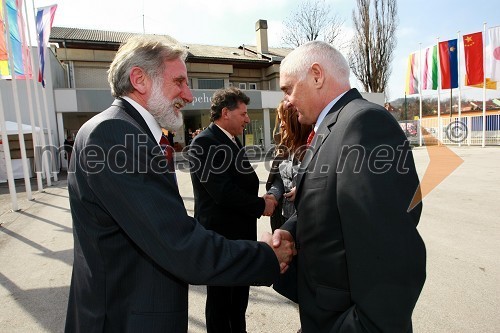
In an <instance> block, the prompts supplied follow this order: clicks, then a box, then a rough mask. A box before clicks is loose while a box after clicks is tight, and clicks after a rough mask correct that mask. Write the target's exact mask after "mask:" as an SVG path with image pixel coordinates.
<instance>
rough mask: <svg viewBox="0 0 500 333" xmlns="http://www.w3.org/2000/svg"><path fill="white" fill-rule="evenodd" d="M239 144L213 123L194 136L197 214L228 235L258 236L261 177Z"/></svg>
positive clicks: (204, 222)
mask: <svg viewBox="0 0 500 333" xmlns="http://www.w3.org/2000/svg"><path fill="white" fill-rule="evenodd" d="M238 144H239V145H240V146H241V144H240V143H239V141H238ZM240 148H241V147H240ZM240 148H239V147H238V146H236V145H235V144H234V142H232V141H231V139H229V138H228V136H227V135H226V134H225V133H224V132H222V130H221V129H220V128H219V127H218V126H217V125H215V124H214V123H212V124H210V125H209V126H208V127H207V128H206V129H205V130H204V131H202V132H201V133H200V134H198V135H197V136H196V137H195V138H194V140H193V142H192V143H191V145H190V149H189V157H190V162H191V179H192V181H193V191H194V203H195V204H194V216H195V218H196V219H197V220H198V221H200V223H201V224H202V225H203V226H205V228H207V229H210V230H214V231H216V232H217V233H219V234H221V235H223V236H225V237H226V238H229V239H251V240H255V239H256V237H257V218H258V217H260V216H261V215H262V213H263V212H264V207H265V202H264V199H262V198H261V197H259V196H258V192H259V178H258V177H257V174H256V173H255V171H254V169H253V168H252V166H251V165H250V163H249V161H248V160H247V158H246V156H245V150H244V149H240Z"/></svg>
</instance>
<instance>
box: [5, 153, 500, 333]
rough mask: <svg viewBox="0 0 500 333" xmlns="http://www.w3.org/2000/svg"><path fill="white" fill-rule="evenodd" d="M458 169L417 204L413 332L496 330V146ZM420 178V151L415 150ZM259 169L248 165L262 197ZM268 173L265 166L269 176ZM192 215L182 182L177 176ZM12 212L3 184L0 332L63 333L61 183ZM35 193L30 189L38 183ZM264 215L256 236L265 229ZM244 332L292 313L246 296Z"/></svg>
mask: <svg viewBox="0 0 500 333" xmlns="http://www.w3.org/2000/svg"><path fill="white" fill-rule="evenodd" d="M453 150H454V151H455V152H456V153H457V154H458V155H459V156H460V157H461V158H463V159H464V163H463V164H462V165H461V166H460V167H459V168H458V169H457V170H456V171H455V172H454V173H453V174H452V175H451V176H450V177H448V178H447V179H446V180H445V181H444V182H442V183H441V184H440V185H439V186H438V187H437V188H436V189H435V190H434V191H433V192H431V193H430V194H429V195H428V196H427V197H426V198H424V211H423V215H422V218H421V220H420V224H419V230H420V232H421V234H422V237H423V238H424V241H425V243H426V246H427V255H428V264H427V282H426V284H425V287H424V290H423V292H422V295H421V297H420V300H419V303H418V304H417V307H416V309H415V312H414V315H413V320H414V331H415V332H433V333H434V332H443V333H445V332H446V333H448V332H498V331H500V317H499V310H500V283H499V282H500V279H499V277H500V264H499V260H498V254H499V253H500V242H499V239H500V226H499V224H498V220H499V216H500V200H499V199H500V148H499V147H489V148H455V149H453ZM414 154H415V157H416V163H417V168H418V170H419V173H420V175H421V177H422V175H423V172H424V170H425V168H426V166H427V164H428V156H427V153H426V150H425V148H416V149H415V150H414ZM265 164H266V163H265V162H258V163H256V170H257V173H258V174H259V177H260V179H261V193H264V181H265V179H266V177H267V172H268V170H266V167H265ZM267 169H268V168H267ZM178 180H179V187H180V190H181V194H182V195H183V198H184V202H185V204H186V208H187V209H188V210H189V212H190V213H191V214H192V209H193V195H192V188H191V182H190V178H189V175H188V174H187V173H186V172H182V171H180V172H178ZM23 189H24V184H23V181H22V180H21V181H20V182H19V183H18V192H19V193H18V201H19V207H20V208H21V210H20V211H19V212H11V211H9V209H10V208H11V206H10V197H9V195H8V187H7V184H0V224H1V226H0V309H1V311H0V332H9V333H10V332H61V331H62V328H63V325H64V318H65V308H66V304H67V296H68V285H69V281H70V275H71V263H72V245H73V240H72V234H71V217H70V214H69V204H68V194H67V188H66V181H65V177H64V175H61V176H60V180H59V181H58V182H56V183H54V184H53V186H52V187H50V188H46V189H45V192H43V193H38V192H36V191H34V198H35V200H34V201H26V200H25V195H24V193H23ZM33 189H36V182H35V186H33ZM268 225H269V219H268V218H267V217H265V218H262V219H260V220H259V231H260V232H263V231H265V230H269V226H268ZM204 297H205V288H204V287H200V286H192V287H191V288H190V308H189V313H190V316H189V317H190V318H189V319H190V320H189V332H193V333H198V332H204V331H205V329H204V316H203V311H204ZM247 317H248V331H249V332H251V333H259V332H261V333H267V332H295V331H296V330H297V328H298V327H299V325H300V324H299V320H298V310H297V308H296V307H295V306H294V305H293V304H291V303H289V302H287V301H286V300H285V299H283V298H282V297H281V296H279V295H277V294H276V293H275V292H274V291H273V290H272V289H271V288H267V287H256V288H253V287H252V289H251V297H250V305H249V308H248V311H247Z"/></svg>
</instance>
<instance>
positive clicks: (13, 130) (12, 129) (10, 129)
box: [0, 121, 40, 135]
mask: <svg viewBox="0 0 500 333" xmlns="http://www.w3.org/2000/svg"><path fill="white" fill-rule="evenodd" d="M5 127H6V128H7V135H12V134H18V126H17V123H16V122H14V121H6V122H5ZM21 128H22V132H23V134H27V133H31V125H27V124H21ZM35 131H36V132H40V127H35ZM1 133H2V128H1V127H0V134H1Z"/></svg>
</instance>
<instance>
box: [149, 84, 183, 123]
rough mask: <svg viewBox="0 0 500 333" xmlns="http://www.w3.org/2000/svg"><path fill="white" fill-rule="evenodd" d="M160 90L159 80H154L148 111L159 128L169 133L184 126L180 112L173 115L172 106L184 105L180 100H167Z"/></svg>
mask: <svg viewBox="0 0 500 333" xmlns="http://www.w3.org/2000/svg"><path fill="white" fill-rule="evenodd" d="M161 88H162V82H161V80H155V81H154V83H153V89H152V91H151V96H150V97H149V100H148V103H147V107H148V111H149V113H151V115H152V116H153V118H154V119H155V120H156V122H157V123H158V124H159V125H160V127H162V128H164V129H166V130H169V131H177V130H178V129H179V128H181V126H182V125H183V124H184V120H183V117H182V113H181V112H179V113H178V114H176V113H175V107H174V104H175V103H177V102H180V103H182V105H184V101H183V100H182V99H181V98H176V99H174V100H173V101H171V100H169V99H168V98H166V97H165V96H164V95H163V91H162V89H161Z"/></svg>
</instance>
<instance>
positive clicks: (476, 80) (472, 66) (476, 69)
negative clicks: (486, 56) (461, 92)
mask: <svg viewBox="0 0 500 333" xmlns="http://www.w3.org/2000/svg"><path fill="white" fill-rule="evenodd" d="M463 39H464V56H465V73H466V75H465V85H467V86H473V85H476V84H480V85H482V84H483V82H484V69H483V33H482V32H476V33H473V34H469V35H464V36H463Z"/></svg>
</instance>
